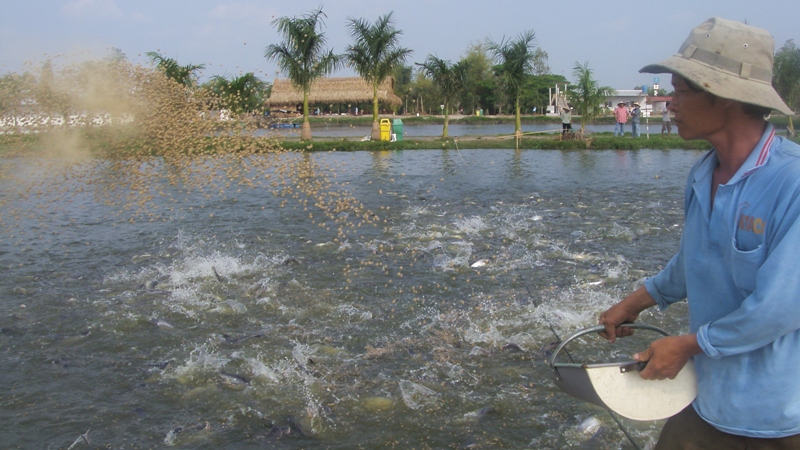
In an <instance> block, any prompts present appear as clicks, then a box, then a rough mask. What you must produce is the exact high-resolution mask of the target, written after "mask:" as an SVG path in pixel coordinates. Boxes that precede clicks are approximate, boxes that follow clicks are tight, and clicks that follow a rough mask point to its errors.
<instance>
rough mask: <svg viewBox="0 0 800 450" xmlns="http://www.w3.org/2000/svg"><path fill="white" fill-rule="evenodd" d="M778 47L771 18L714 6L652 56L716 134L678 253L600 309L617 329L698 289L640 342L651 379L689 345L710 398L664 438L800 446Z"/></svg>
mask: <svg viewBox="0 0 800 450" xmlns="http://www.w3.org/2000/svg"><path fill="white" fill-rule="evenodd" d="M773 50H774V43H773V40H772V38H771V37H770V35H769V33H767V32H766V31H765V30H762V29H759V28H755V27H752V26H749V25H744V24H741V23H737V22H733V21H728V20H724V19H719V18H713V19H709V20H708V21H706V22H705V23H703V24H701V25H700V26H698V27H697V28H695V29H694V30H693V31H692V32H691V34H690V35H689V37H688V38H687V40H686V41H685V42H684V44H683V46H681V48H680V50H679V51H678V54H676V55H674V56H672V57H670V58H668V59H666V60H664V61H661V62H660V63H657V64H652V65H649V66H645V67H643V68H642V69H641V72H644V73H671V74H672V85H673V88H674V90H675V94H674V96H673V97H672V102H671V103H670V105H669V109H670V111H671V112H672V113H673V114H674V120H675V123H676V124H677V125H678V134H679V135H680V136H681V137H682V138H684V139H702V140H706V141H708V142H710V143H711V144H712V145H713V149H712V150H711V151H710V152H708V153H707V154H706V155H705V156H703V157H702V158H700V160H699V161H697V163H695V165H694V167H693V168H692V170H691V172H690V173H689V179H688V183H687V186H686V191H685V199H684V213H685V220H684V230H683V236H682V239H681V245H680V250H679V251H678V254H677V255H675V256H674V257H673V258H672V259H671V260H670V261H669V263H668V264H667V265H666V267H664V269H663V270H662V271H661V272H659V273H658V274H657V275H656V276H654V277H652V278H649V279H647V280H646V281H645V285H644V286H643V287H641V288H639V289H637V290H636V291H635V292H633V293H632V294H630V295H628V296H627V297H625V298H624V299H623V300H622V301H620V302H619V303H618V304H616V305H615V306H613V307H611V308H610V309H608V310H607V311H605V312H604V313H603V314H601V315H600V320H599V322H600V323H601V324H603V325H605V332H604V333H602V334H603V336H604V337H606V338H607V339H608V340H609V341H611V342H613V341H614V340H615V339H616V338H617V337H620V336H628V335H630V334H632V330H631V329H630V328H626V327H624V326H623V324H625V323H627V322H633V321H635V320H636V318H637V317H638V315H639V313H640V312H641V311H643V310H645V309H647V308H649V307H652V306H658V307H659V308H661V309H664V308H667V307H668V306H669V305H670V304H672V303H675V302H678V301H680V300H682V299H687V300H688V302H689V331H690V333H689V334H685V335H678V336H670V337H665V338H662V339H659V340H657V341H654V342H653V343H652V344H650V346H649V347H648V348H647V349H646V350H645V351H643V352H640V353H637V354H636V355H634V358H635V359H637V360H639V361H648V364H647V366H646V367H645V368H644V369H643V370H642V371H641V372H640V375H641V376H642V378H645V379H665V378H674V377H675V376H676V375H677V373H678V372H679V371H680V370H681V368H682V367H683V366H684V365H685V364H686V362H687V361H688V360H689V359H693V360H694V364H695V368H696V371H697V379H698V394H697V398H696V399H695V400H694V402H693V403H692V405H691V406H689V407H687V408H686V409H685V410H683V411H682V412H680V413H678V414H677V415H676V416H674V417H672V418H670V419H669V420H668V421H667V423H666V424H665V425H664V428H663V429H662V431H661V436H660V437H659V441H658V443H657V445H656V449H657V450H662V449H689V448H691V449H717V448H718V449H745V448H747V449H762V448H770V449H778V448H787V449H788V448H800V435H799V434H798V433H800V378H798V377H799V376H800V270H798V266H797V258H798V255H800V220H798V217H800V146H798V145H796V144H794V143H792V142H790V141H788V140H785V139H783V138H781V137H778V136H776V135H775V129H774V127H773V126H772V125H770V124H769V123H768V122H767V121H766V120H765V119H764V116H765V115H766V114H768V113H769V112H770V111H773V110H774V111H779V112H781V113H784V114H792V111H791V110H790V109H789V107H788V106H786V104H785V103H784V102H783V100H781V98H780V97H779V96H778V94H777V93H776V92H775V90H774V89H773V87H772V85H771V80H772V59H773Z"/></svg>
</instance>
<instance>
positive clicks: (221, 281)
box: [211, 266, 225, 283]
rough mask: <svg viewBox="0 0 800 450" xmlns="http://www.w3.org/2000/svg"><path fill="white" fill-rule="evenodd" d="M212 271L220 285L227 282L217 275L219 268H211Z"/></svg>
mask: <svg viewBox="0 0 800 450" xmlns="http://www.w3.org/2000/svg"><path fill="white" fill-rule="evenodd" d="M211 271H212V272H214V276H215V277H216V278H217V281H219V282H220V283H224V282H225V280H223V279H222V277H221V276H219V273H217V268H216V267H214V266H211Z"/></svg>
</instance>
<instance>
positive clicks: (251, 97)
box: [210, 72, 268, 114]
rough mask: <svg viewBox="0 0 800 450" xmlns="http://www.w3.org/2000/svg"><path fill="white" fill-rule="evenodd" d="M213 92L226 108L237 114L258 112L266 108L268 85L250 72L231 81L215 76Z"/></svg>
mask: <svg viewBox="0 0 800 450" xmlns="http://www.w3.org/2000/svg"><path fill="white" fill-rule="evenodd" d="M210 84H211V90H212V91H213V92H214V93H215V94H216V95H217V96H219V97H220V99H221V100H222V101H223V102H224V103H225V106H226V107H228V108H230V109H231V111H233V112H234V113H237V114H241V113H245V112H253V111H258V110H259V109H260V108H261V107H263V106H264V100H265V99H266V97H267V95H266V94H267V89H268V84H267V83H265V82H264V81H262V80H260V79H259V78H258V77H256V76H255V74H254V73H253V72H248V73H246V74H244V75H241V76H238V77H231V78H230V79H228V78H225V77H223V76H219V75H215V76H213V77H211V83H210Z"/></svg>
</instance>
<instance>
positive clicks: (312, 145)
mask: <svg viewBox="0 0 800 450" xmlns="http://www.w3.org/2000/svg"><path fill="white" fill-rule="evenodd" d="M81 135H82V137H81V142H82V143H83V145H85V148H86V149H87V150H90V151H94V152H97V154H105V155H109V154H117V153H118V154H119V155H134V154H135V155H143V154H145V155H151V156H154V155H158V154H160V153H161V152H160V151H159V150H157V148H158V147H157V146H150V145H147V144H146V143H145V142H143V141H141V140H134V139H127V136H124V137H120V136H113V139H110V138H109V136H108V135H107V133H105V132H101V131H90V130H83V131H82V132H81ZM559 137H560V136H559V135H546V136H541V135H538V136H533V137H525V138H523V139H521V140H520V142H519V147H518V148H519V149H520V150H587V149H589V150H639V149H661V150H667V149H685V150H707V149H710V148H711V147H710V145H709V144H708V143H707V142H705V141H685V140H683V139H681V138H680V137H678V136H677V135H674V134H673V135H672V136H669V137H665V136H661V135H660V134H654V135H651V136H650V138H649V139H648V138H647V137H645V136H642V137H639V138H633V137H631V136H630V135H628V136H625V137H614V136H613V135H612V134H611V133H594V134H592V135H590V138H588V139H585V140H578V139H573V140H560V139H559ZM220 139H222V138H220ZM224 139H225V140H224V142H223V141H221V140H218V138H214V137H206V138H201V139H197V140H195V141H193V144H192V147H191V149H192V150H191V151H189V153H191V154H205V155H208V154H214V153H218V152H223V153H229V152H234V153H235V152H238V151H241V149H244V148H249V149H250V151H255V152H262V151H271V150H275V149H276V148H278V146H279V147H280V148H283V149H286V150H292V151H308V152H329V151H338V152H348V151H384V150H421V149H422V150H427V149H450V150H467V149H490V150H491V149H515V148H517V145H516V140H515V139H513V138H509V137H507V136H468V137H461V138H448V139H441V138H418V139H406V140H403V141H397V142H386V141H361V140H358V139H355V138H341V139H328V140H314V141H312V142H300V141H299V140H298V139H297V138H285V139H280V138H278V139H275V138H269V139H267V138H259V137H238V138H224ZM793 140H794V141H795V142H798V143H800V138H795V139H793ZM237 142H238V143H237ZM45 144H47V145H52V144H53V142H52V139H50V138H49V136H48V134H47V133H41V134H25V135H0V153H2V152H6V151H9V150H14V149H19V150H22V149H28V150H36V149H38V148H41V147H42V146H43V145H45ZM198 146H200V147H202V148H198ZM259 149H260V150H259Z"/></svg>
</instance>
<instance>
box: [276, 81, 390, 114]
mask: <svg viewBox="0 0 800 450" xmlns="http://www.w3.org/2000/svg"><path fill="white" fill-rule="evenodd" d="M371 102H372V86H371V85H370V84H369V83H367V82H366V81H364V79H363V78H361V77H346V78H320V79H317V80H316V81H314V82H313V83H312V84H311V91H310V92H309V93H308V104H309V105H330V104H337V105H342V104H352V103H371ZM378 102H380V103H382V104H384V105H390V106H399V105H402V104H403V101H402V100H401V99H400V97H398V96H396V95H395V94H394V79H393V78H391V77H390V78H387V79H386V80H385V81H384V82H383V83H381V84H380V86H378ZM302 105H303V91H302V90H300V89H297V88H295V87H294V86H293V85H292V83H291V81H289V80H287V79H276V80H275V83H273V85H272V94H271V95H270V97H269V99H267V106H269V107H270V108H271V109H285V110H288V111H294V110H296V109H300V108H302Z"/></svg>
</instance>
